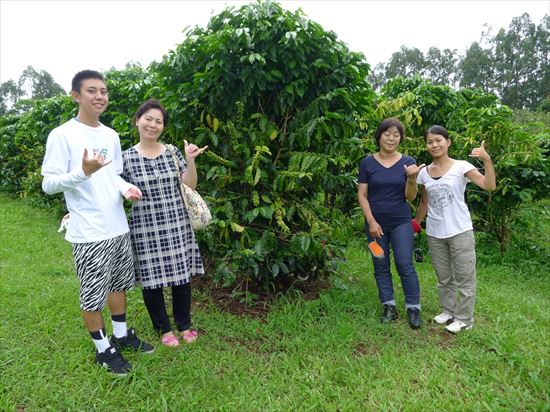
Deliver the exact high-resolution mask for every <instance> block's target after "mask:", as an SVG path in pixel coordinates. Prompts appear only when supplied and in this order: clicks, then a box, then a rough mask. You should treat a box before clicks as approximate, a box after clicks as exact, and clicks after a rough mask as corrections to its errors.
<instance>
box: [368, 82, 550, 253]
mask: <svg viewBox="0 0 550 412" xmlns="http://www.w3.org/2000/svg"><path fill="white" fill-rule="evenodd" d="M376 113H377V114H378V116H379V117H387V116H388V115H392V116H397V117H400V118H402V119H403V120H405V122H406V124H407V128H408V133H409V136H411V138H409V139H408V141H407V142H406V144H405V148H406V150H407V151H408V152H409V154H412V155H413V156H415V157H417V158H418V161H419V162H420V163H424V162H425V163H429V162H430V158H429V155H428V154H427V153H426V151H425V144H424V133H425V131H426V130H427V128H428V127H430V126H432V125H434V124H439V125H442V126H444V127H446V128H447V129H448V130H449V131H450V133H451V138H452V141H453V144H452V146H451V149H450V154H451V156H453V157H455V158H458V159H468V155H469V153H470V151H471V150H472V149H473V148H474V147H477V146H479V144H480V143H481V141H485V143H486V147H487V150H488V152H489V154H490V155H491V157H492V159H493V163H494V165H495V170H496V174H497V189H496V190H495V191H494V192H491V193H489V192H486V191H481V190H479V189H478V188H477V187H475V186H473V185H472V186H471V187H470V186H469V190H468V196H467V200H468V203H469V205H470V209H471V210H472V212H473V218H474V221H475V223H476V226H477V227H478V228H480V229H483V230H489V231H491V232H494V233H495V234H496V236H497V239H498V241H499V242H500V244H501V248H502V249H504V248H505V245H506V243H507V242H508V240H509V237H510V225H511V222H512V221H513V219H514V217H515V215H516V212H517V211H518V209H519V206H520V205H521V203H522V202H524V201H526V200H537V199H540V198H542V197H544V196H547V195H548V193H549V191H550V162H549V161H548V156H547V150H548V144H549V142H550V131H549V129H548V128H547V127H545V126H544V125H543V124H537V123H528V124H526V125H518V124H515V123H514V122H513V118H512V114H513V112H512V110H511V109H510V108H508V107H507V106H503V105H502V104H500V102H499V100H498V99H497V97H496V96H494V95H491V94H486V93H484V92H482V91H481V90H479V89H474V90H470V89H461V90H458V91H455V90H453V89H451V88H450V87H448V86H437V85H432V84H430V83H429V82H427V81H423V80H421V79H420V78H418V77H416V78H412V79H403V78H397V79H394V80H393V81H390V82H389V83H388V84H386V86H385V87H384V88H383V89H382V101H381V103H380V104H379V106H378V108H377V110H376ZM474 164H475V165H476V166H477V167H482V166H483V165H482V164H481V163H479V164H476V163H475V162H474Z"/></svg>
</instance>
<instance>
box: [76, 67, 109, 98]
mask: <svg viewBox="0 0 550 412" xmlns="http://www.w3.org/2000/svg"><path fill="white" fill-rule="evenodd" d="M88 79H98V80H101V81H102V82H103V83H105V77H103V75H102V74H101V73H100V72H97V71H95V70H82V71H80V72H78V73H77V74H75V75H74V77H73V81H72V84H71V91H73V92H77V93H80V88H81V87H82V82H83V81H84V80H88Z"/></svg>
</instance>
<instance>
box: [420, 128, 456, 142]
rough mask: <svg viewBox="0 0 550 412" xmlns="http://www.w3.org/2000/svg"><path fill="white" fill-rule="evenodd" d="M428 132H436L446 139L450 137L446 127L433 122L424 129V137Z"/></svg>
mask: <svg viewBox="0 0 550 412" xmlns="http://www.w3.org/2000/svg"><path fill="white" fill-rule="evenodd" d="M429 134H438V135H441V136H443V137H444V138H445V139H447V140H449V139H450V137H449V132H448V131H447V129H445V128H444V127H443V126H439V125H437V124H434V125H433V126H432V127H430V128H429V129H428V130H426V133H425V134H424V138H427V137H428V135H429Z"/></svg>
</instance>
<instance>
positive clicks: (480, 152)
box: [470, 140, 491, 162]
mask: <svg viewBox="0 0 550 412" xmlns="http://www.w3.org/2000/svg"><path fill="white" fill-rule="evenodd" d="M470 157H477V158H478V159H480V160H482V161H484V162H486V161H488V160H491V156H489V153H487V150H485V140H484V141H482V142H481V145H480V146H479V147H476V148H474V149H472V152H471V153H470Z"/></svg>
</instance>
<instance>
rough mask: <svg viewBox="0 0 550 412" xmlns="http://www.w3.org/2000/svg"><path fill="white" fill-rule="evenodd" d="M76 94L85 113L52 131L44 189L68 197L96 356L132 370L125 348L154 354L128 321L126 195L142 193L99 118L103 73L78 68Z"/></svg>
mask: <svg viewBox="0 0 550 412" xmlns="http://www.w3.org/2000/svg"><path fill="white" fill-rule="evenodd" d="M71 95H72V97H73V99H74V100H75V102H76V103H77V104H78V105H79V110H78V115H77V117H76V118H74V119H71V120H69V121H68V122H66V123H64V124H62V125H61V126H59V127H57V128H55V129H54V130H52V131H51V133H50V135H49V136H48V142H47V145H46V154H45V156H44V161H43V163H42V175H43V177H44V179H43V181H42V189H43V190H44V191H45V192H46V193H48V194H54V193H59V192H63V194H64V196H65V202H66V204H67V209H68V210H69V213H70V216H71V218H70V220H69V223H68V227H67V234H66V236H65V239H66V240H67V241H69V242H71V243H72V246H73V258H74V261H75V266H76V272H77V276H78V279H79V283H80V308H81V313H82V317H83V319H84V323H85V325H86V328H87V329H88V331H89V332H90V335H91V337H92V339H93V341H94V344H95V346H96V358H95V361H96V363H98V364H100V365H102V366H104V367H106V368H107V369H108V370H109V371H111V372H113V373H114V374H117V375H125V374H126V373H127V372H128V371H129V370H130V369H131V365H130V363H129V362H128V361H126V359H124V357H123V356H122V354H121V352H120V351H121V349H123V348H131V349H133V350H136V351H140V352H146V353H149V352H153V351H154V348H153V347H152V346H151V345H149V344H148V343H145V342H143V341H141V340H140V339H139V338H138V337H137V336H136V334H135V331H134V329H132V328H130V329H128V328H127V326H126V291H127V290H129V289H131V288H132V287H133V286H134V264H133V257H132V250H131V244H130V239H129V227H128V222H127V220H126V215H125V212H124V207H123V198H122V197H123V196H124V197H125V198H126V199H128V200H132V201H135V200H139V199H140V197H141V191H140V190H139V189H138V188H137V187H135V186H134V185H131V184H129V183H127V182H125V181H124V180H123V179H122V178H121V177H120V176H119V175H120V173H121V172H122V156H121V147H120V140H119V136H118V134H117V133H116V132H115V131H114V130H113V129H111V128H109V127H106V126H104V125H103V124H101V123H100V122H99V117H100V115H101V114H102V113H103V112H104V111H105V109H106V108H107V105H108V104H109V95H108V92H107V86H106V84H105V79H104V78H103V76H102V75H101V74H100V73H98V72H96V71H93V70H84V71H81V72H79V73H77V74H76V75H75V77H74V78H73V81H72V91H71ZM106 303H107V305H108V307H109V310H110V312H111V319H112V324H113V336H112V338H111V339H110V340H109V339H108V338H107V335H106V331H105V324H104V322H103V316H102V313H101V311H102V309H103V308H104V306H105V304H106Z"/></svg>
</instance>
